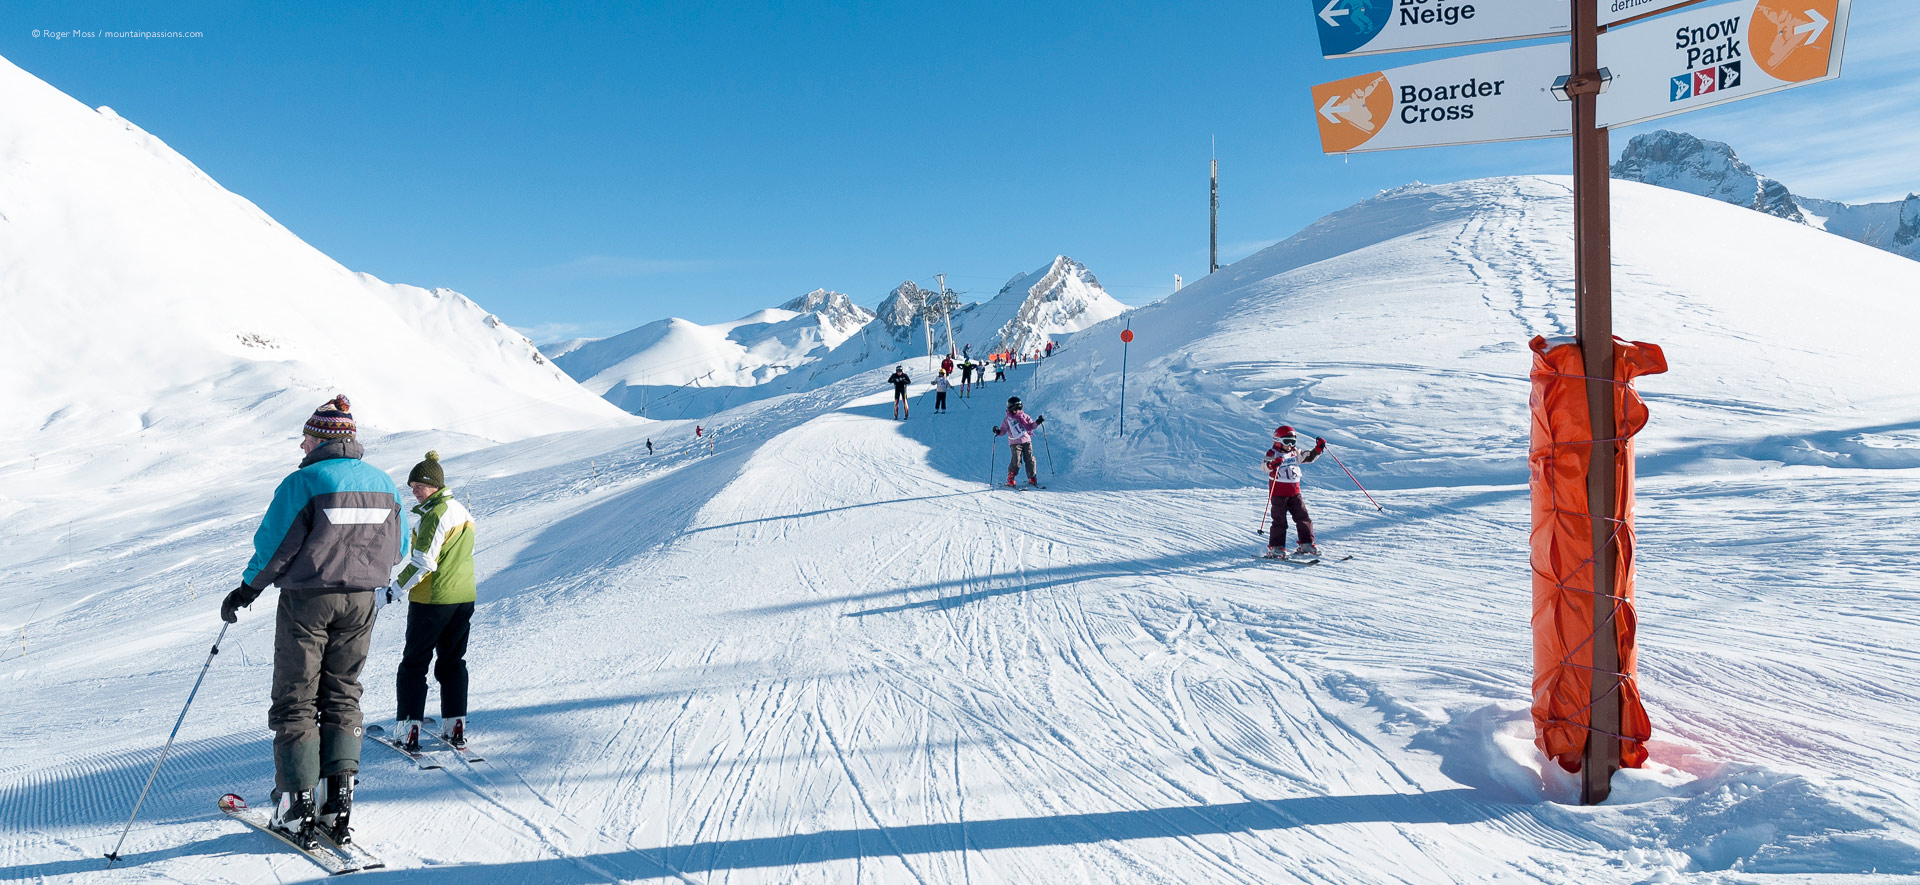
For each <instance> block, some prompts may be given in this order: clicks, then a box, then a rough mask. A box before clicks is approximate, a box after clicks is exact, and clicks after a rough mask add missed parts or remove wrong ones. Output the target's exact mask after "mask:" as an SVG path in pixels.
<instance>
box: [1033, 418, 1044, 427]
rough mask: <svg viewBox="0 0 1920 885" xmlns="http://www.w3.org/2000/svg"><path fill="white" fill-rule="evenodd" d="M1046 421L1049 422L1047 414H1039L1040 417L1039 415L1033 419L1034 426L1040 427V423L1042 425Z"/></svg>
mask: <svg viewBox="0 0 1920 885" xmlns="http://www.w3.org/2000/svg"><path fill="white" fill-rule="evenodd" d="M1045 423H1047V416H1045V415H1041V416H1039V417H1037V418H1034V419H1033V426H1035V427H1039V426H1040V425H1042V424H1045Z"/></svg>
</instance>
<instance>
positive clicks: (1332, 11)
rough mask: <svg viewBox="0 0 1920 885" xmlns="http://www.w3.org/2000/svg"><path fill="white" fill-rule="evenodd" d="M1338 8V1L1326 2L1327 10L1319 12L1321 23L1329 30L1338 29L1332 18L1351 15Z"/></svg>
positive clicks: (1349, 11)
mask: <svg viewBox="0 0 1920 885" xmlns="http://www.w3.org/2000/svg"><path fill="white" fill-rule="evenodd" d="M1339 6H1340V0H1327V8H1325V9H1322V10H1320V18H1321V20H1322V21H1325V22H1326V23H1327V27H1329V28H1337V27H1340V23H1339V22H1337V21H1334V17H1336V16H1342V15H1350V14H1351V13H1352V10H1348V9H1340V8H1339ZM1294 8H1295V9H1298V8H1300V7H1298V6H1296V7H1294Z"/></svg>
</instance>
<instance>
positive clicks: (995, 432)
mask: <svg viewBox="0 0 1920 885" xmlns="http://www.w3.org/2000/svg"><path fill="white" fill-rule="evenodd" d="M993 435H994V436H999V435H1000V425H998V424H996V425H994V427H993Z"/></svg>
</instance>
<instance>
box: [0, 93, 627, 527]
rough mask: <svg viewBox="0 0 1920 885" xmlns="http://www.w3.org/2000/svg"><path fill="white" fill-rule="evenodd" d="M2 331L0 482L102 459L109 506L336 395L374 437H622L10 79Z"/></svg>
mask: <svg viewBox="0 0 1920 885" xmlns="http://www.w3.org/2000/svg"><path fill="white" fill-rule="evenodd" d="M0 315H4V316H5V321H4V322H0V349H4V350H5V351H6V353H7V354H8V359H7V360H6V364H5V366H4V368H0V401H3V402H5V403H6V404H7V405H6V408H5V409H0V450H4V451H5V452H6V454H5V455H3V456H0V470H4V469H6V468H9V467H18V466H19V465H21V464H28V463H31V460H32V458H33V457H34V456H36V455H39V456H45V455H48V454H51V453H53V452H56V451H57V452H62V453H63V454H64V455H71V454H72V453H74V452H77V451H88V452H94V453H101V452H108V451H111V452H113V457H111V458H109V459H103V460H101V461H99V462H97V463H94V464H92V465H90V466H89V468H88V471H89V474H90V477H91V479H92V480H93V481H94V482H98V483H101V484H102V485H104V484H108V483H110V482H112V481H113V480H114V479H115V478H116V477H120V476H124V475H128V474H129V473H132V472H137V471H138V470H140V469H143V468H144V467H145V466H147V465H148V464H150V463H152V461H153V460H154V459H155V458H159V457H166V456H168V455H165V454H163V453H166V452H170V453H171V454H172V455H174V456H179V457H183V458H187V459H189V460H193V459H195V458H198V457H202V456H205V455H207V454H208V450H209V449H217V448H218V447H220V446H223V445H226V444H229V443H247V444H251V443H253V442H257V441H260V440H264V439H290V438H292V437H293V436H294V435H295V434H297V432H298V428H299V425H300V422H301V421H302V420H304V418H305V416H306V415H307V414H308V413H310V412H311V411H312V410H313V409H314V407H315V406H318V405H319V404H320V403H321V402H324V401H325V400H327V399H328V398H329V397H331V396H332V395H333V394H334V393H336V392H341V393H346V394H347V395H348V396H350V397H351V399H352V401H353V404H354V411H355V414H356V415H357V416H358V418H359V420H360V421H361V423H362V424H363V425H364V426H365V427H366V428H367V432H368V433H369V435H378V434H381V433H391V432H397V431H406V430H422V429H427V428H439V429H444V430H453V431H458V432H461V433H465V434H469V435H472V436H476V437H483V438H486V439H493V440H510V439H519V438H524V437H527V436H531V435H534V434H538V433H547V432H552V431H556V430H571V429H581V428H586V427H593V426H601V425H605V424H608V423H609V422H620V421H624V420H626V418H625V417H624V416H622V415H621V414H620V413H619V412H618V411H617V410H614V409H610V408H608V407H607V406H606V404H605V403H603V402H600V401H598V400H597V399H596V398H595V397H594V396H593V395H592V394H591V393H589V392H588V391H586V390H583V389H581V388H580V387H579V385H577V384H575V383H573V381H572V380H571V379H569V378H568V377H567V376H566V375H565V374H564V373H562V372H560V371H559V370H558V369H556V368H554V367H553V366H552V365H551V364H550V363H549V362H548V361H547V360H546V359H545V358H544V357H542V356H541V355H540V353H539V351H538V350H536V349H535V348H534V346H533V345H532V343H531V342H529V341H527V340H526V339H525V338H524V337H522V336H521V335H519V334H518V333H516V332H514V331H513V330H512V329H510V328H508V327H507V326H506V325H505V324H504V323H502V322H501V321H500V320H498V319H497V318H495V317H493V316H492V315H490V314H488V313H487V312H486V311H485V310H483V309H481V308H480V307H479V306H478V305H475V304H474V303H473V302H472V301H470V300H468V299H467V298H465V297H464V296H462V295H460V294H459V293H456V292H452V291H450V290H446V289H434V290H427V289H420V288H416V287H412V286H399V285H389V284H387V283H383V282H381V281H379V280H377V279H374V278H373V277H371V276H367V275H365V274H357V273H354V272H352V271H349V270H347V269H346V268H344V267H341V266H340V265H339V264H338V263H336V262H334V261H333V260H331V259H329V258H328V257H327V256H325V255H323V254H321V253H320V252H318V251H316V250H315V249H313V248H312V247H311V246H309V245H307V244H306V243H304V242H302V241H301V240H300V239H299V238H298V237H296V236H294V235H293V234H292V233H291V232H289V231H288V230H287V229H285V228H283V227H281V226H280V225H279V224H277V223H276V222H274V220H273V219H272V218H269V217H267V215H266V214H265V213H263V212H261V211H260V210H259V209H258V208H257V207H255V206H254V205H253V204H251V203H249V202H247V201H246V200H245V199H243V198H241V197H239V196H237V195H235V194H233V193H231V192H229V191H227V190H226V189H224V188H222V187H220V185H219V184H217V183H216V182H214V181H213V180H212V179H211V178H209V177H207V175H206V174H204V173H203V172H201V171H200V170H199V169H197V168H195V167H194V165H193V164H192V163H190V162H188V161H187V160H186V159H185V158H184V157H182V156H180V155H179V154H178V153H175V152H174V151H173V150H172V149H170V148H168V147H167V146H166V145H165V144H163V143H161V142H160V140H159V139H156V138H154V137H153V136H152V135H149V134H147V133H146V132H144V131H142V130H141V129H140V128H139V127H137V126H135V125H134V124H132V123H131V122H128V121H127V120H124V119H122V118H120V117H119V116H118V115H116V114H114V113H113V112H112V111H111V110H109V109H106V108H101V109H100V110H98V111H95V110H92V109H89V108H87V107H85V106H83V105H81V104H79V103H78V102H76V101H74V100H73V99H71V98H68V97H67V96H65V95H63V94H61V93H60V92H59V91H57V90H55V89H53V88H52V87H50V86H48V85H47V84H45V83H43V82H41V81H40V80H38V79H36V78H34V77H33V76H32V75H30V74H28V73H26V72H25V71H22V70H21V69H20V68H18V67H15V66H14V65H13V64H11V63H9V62H7V61H5V60H0ZM128 447H131V448H132V449H133V450H134V451H136V452H140V451H144V452H145V454H144V455H141V454H134V455H127V454H125V453H126V450H127V449H128ZM206 463H211V461H207V462H206ZM22 482H25V480H22V479H20V478H18V477H14V478H10V479H9V480H8V481H7V483H6V489H7V494H12V493H14V492H17V491H19V490H20V485H19V483H22ZM29 484H30V483H29Z"/></svg>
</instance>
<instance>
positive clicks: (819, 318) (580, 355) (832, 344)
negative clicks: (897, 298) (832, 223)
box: [546, 289, 873, 414]
mask: <svg viewBox="0 0 1920 885" xmlns="http://www.w3.org/2000/svg"><path fill="white" fill-rule="evenodd" d="M872 320H873V313H872V312H871V311H868V310H866V309H865V308H862V307H860V306H859V305H856V304H854V303H853V301H852V299H849V298H848V297H847V296H846V295H845V294H844V293H840V292H831V291H828V290H826V289H815V290H813V291H812V292H808V293H807V294H805V295H801V296H799V297H798V298H794V299H793V300H791V301H788V302H786V303H785V304H784V305H782V306H780V307H777V308H766V309H762V310H757V311H754V312H753V313H750V314H748V315H746V316H744V317H741V318H740V319H737V320H734V321H732V322H727V323H716V324H713V325H702V324H700V323H696V322H693V321H691V320H686V319H681V318H679V317H669V318H667V319H664V320H655V321H654V322H651V323H648V324H646V325H644V326H640V327H638V328H635V329H631V330H628V331H626V332H622V333H621V334H619V335H615V336H613V337H611V338H603V339H578V340H574V341H568V342H565V343H563V344H558V345H549V346H548V347H547V349H546V353H547V355H548V356H549V357H551V358H552V359H553V361H554V364H555V365H557V366H559V367H560V368H561V369H562V370H563V371H565V372H567V373H568V374H570V375H572V376H573V377H574V378H577V379H579V381H580V383H581V384H583V385H585V386H586V387H587V389H589V390H592V391H594V392H596V393H599V394H600V395H601V396H603V397H605V398H606V399H607V400H608V401H609V402H612V403H613V404H615V405H617V406H620V407H621V408H623V409H626V410H628V411H631V412H634V413H636V414H643V413H644V410H645V409H646V407H647V404H648V403H649V402H653V401H657V400H658V399H659V398H660V397H662V396H665V395H667V394H669V393H672V392H676V391H679V390H680V389H681V388H685V387H708V388H749V387H756V386H759V385H762V384H765V383H767V382H769V381H772V380H773V379H775V378H779V377H782V376H784V375H786V374H787V373H788V372H791V371H793V370H794V369H797V368H800V367H801V366H805V365H809V364H811V363H815V362H818V361H819V360H820V359H821V358H822V357H823V356H825V355H826V354H828V353H830V352H832V351H833V349H834V348H836V347H839V346H840V345H841V344H842V343H844V342H845V341H846V340H847V339H848V338H849V337H851V336H853V335H856V334H859V333H860V331H861V329H863V328H864V327H865V326H866V325H867V324H868V323H869V322H871V321H872Z"/></svg>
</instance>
